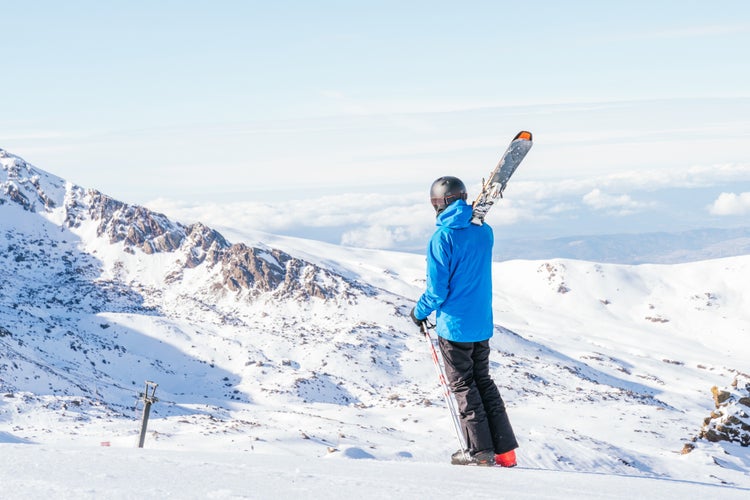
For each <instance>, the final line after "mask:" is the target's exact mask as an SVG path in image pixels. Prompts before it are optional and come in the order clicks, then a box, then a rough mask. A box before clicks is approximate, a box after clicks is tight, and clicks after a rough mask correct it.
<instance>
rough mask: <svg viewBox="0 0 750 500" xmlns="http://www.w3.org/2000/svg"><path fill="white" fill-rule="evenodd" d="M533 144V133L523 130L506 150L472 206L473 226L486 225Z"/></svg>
mask: <svg viewBox="0 0 750 500" xmlns="http://www.w3.org/2000/svg"><path fill="white" fill-rule="evenodd" d="M532 144H533V143H532V140H531V132H527V131H526V130H522V131H521V132H519V133H518V134H516V136H515V137H514V138H513V140H512V141H510V145H509V146H508V149H506V150H505V153H504V154H503V156H502V158H500V161H499V162H498V163H497V166H496V167H495V168H494V169H493V170H492V172H490V175H489V177H488V178H487V180H483V181H482V190H481V191H480V193H479V196H477V199H476V200H474V203H473V205H472V207H473V216H472V218H471V222H472V224H476V225H478V226H481V225H482V224H483V223H484V218H485V216H486V215H487V212H489V210H490V208H492V205H494V204H495V200H497V198H498V197H500V198H502V197H503V191H505V188H506V186H507V185H508V181H509V180H510V177H511V176H512V175H513V172H515V171H516V169H517V168H518V165H520V164H521V161H522V160H523V159H524V157H526V153H528V152H529V150H530V149H531V145H532Z"/></svg>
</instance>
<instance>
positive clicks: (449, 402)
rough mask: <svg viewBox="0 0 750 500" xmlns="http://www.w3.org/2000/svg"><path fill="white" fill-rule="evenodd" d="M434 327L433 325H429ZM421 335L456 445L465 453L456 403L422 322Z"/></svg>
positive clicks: (427, 330)
mask: <svg viewBox="0 0 750 500" xmlns="http://www.w3.org/2000/svg"><path fill="white" fill-rule="evenodd" d="M431 326H434V325H431ZM421 329H422V333H423V334H424V338H425V339H426V340H427V343H428V344H429V345H430V351H431V354H432V362H433V364H434V365H435V373H436V374H437V376H438V379H439V380H440V386H441V387H442V389H443V398H444V399H445V404H446V406H447V407H448V410H449V411H450V412H451V419H452V420H453V429H454V430H455V431H456V438H457V439H458V445H459V447H460V448H459V449H460V450H461V451H462V452H463V453H466V439H465V438H464V434H463V432H462V431H461V422H460V420H459V418H458V410H457V409H456V401H455V400H454V399H453V394H451V391H450V388H449V387H448V382H447V381H446V380H445V373H444V371H443V367H442V366H441V365H440V357H439V354H438V352H437V350H436V349H435V345H434V344H433V342H432V336H431V335H430V330H429V328H428V326H427V322H426V321H423V322H422V325H421Z"/></svg>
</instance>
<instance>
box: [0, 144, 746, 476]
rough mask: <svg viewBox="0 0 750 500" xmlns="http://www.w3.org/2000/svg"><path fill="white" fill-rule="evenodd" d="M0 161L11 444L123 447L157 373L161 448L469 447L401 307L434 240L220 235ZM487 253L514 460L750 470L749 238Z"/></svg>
mask: <svg viewBox="0 0 750 500" xmlns="http://www.w3.org/2000/svg"><path fill="white" fill-rule="evenodd" d="M0 165H2V170H0V283H2V288H1V289H0V443H45V444H51V445H65V444H78V445H83V446H98V445H99V444H100V443H101V442H106V443H109V444H111V445H112V446H116V447H132V446H134V445H135V440H136V437H137V434H138V428H139V422H138V419H139V418H140V406H136V404H137V403H138V399H139V393H141V392H142V391H143V384H144V381H146V380H149V381H154V382H156V383H158V384H159V386H158V390H157V397H159V401H158V402H157V403H156V404H155V405H154V407H153V410H152V418H151V421H150V423H149V431H150V432H149V435H148V437H147V441H146V446H147V447H148V448H161V449H170V450H181V449H183V450H184V449H189V450H197V449H204V450H221V451H233V452H243V453H252V454H258V455H263V454H273V455H282V456H284V455H287V456H291V455H294V456H297V457H309V458H310V459H313V458H317V457H323V456H325V457H339V458H373V459H377V460H381V461H403V462H418V463H422V462H435V463H442V462H444V461H445V460H446V457H447V456H448V455H449V454H450V453H451V452H452V451H454V450H455V448H456V446H457V444H456V443H454V442H452V440H451V436H452V435H453V434H452V430H451V424H450V420H449V415H448V413H447V410H446V409H445V408H444V406H443V404H442V401H441V392H440V388H439V386H438V383H437V380H436V379H435V375H434V372H433V367H432V366H431V360H430V359H429V355H428V348H427V346H426V345H425V341H424V340H423V339H422V338H421V337H420V336H419V335H418V334H417V332H416V331H415V328H414V327H413V325H412V324H411V322H410V321H409V319H408V311H409V309H410V307H411V306H412V305H413V301H414V299H416V298H417V297H418V295H419V293H420V292H421V290H422V288H423V286H424V278H423V275H424V257H423V256H419V255H413V254H406V253H395V252H385V251H372V250H362V249H353V248H345V247H341V246H336V245H329V244H325V243H320V242H313V241H306V240H295V239H292V238H283V237H278V236H273V235H263V234H239V233H236V232H235V233H232V234H231V238H232V239H233V240H235V241H236V242H235V243H230V241H229V240H228V239H227V238H228V236H222V234H219V233H218V232H217V231H215V230H214V229H211V228H209V227H207V226H205V225H203V224H191V225H183V224H180V223H178V222H174V221H171V220H169V219H168V218H167V217H165V216H163V215H161V214H158V213H154V212H152V211H150V210H148V209H147V208H145V207H140V206H133V205H128V204H126V203H123V202H120V201H117V200H114V199H112V198H110V197H108V196H106V195H105V194H103V193H100V192H98V191H96V190H86V189H83V188H81V187H79V186H76V185H73V184H71V183H70V182H66V181H65V180H63V179H60V178H59V177H57V176H54V175H52V174H49V173H47V172H45V171H43V170H40V169H38V168H36V167H34V166H32V165H30V164H28V163H26V162H25V161H24V160H22V159H21V158H19V157H16V156H14V155H12V154H9V153H7V152H5V151H3V150H0ZM493 272H494V292H495V293H494V310H495V321H496V335H495V336H494V337H493V340H492V346H493V349H494V352H493V358H492V370H493V376H494V377H495V380H496V381H497V383H498V385H499V386H500V388H501V392H502V393H503V395H504V397H505V399H506V402H507V405H508V408H509V412H510V416H511V420H512V422H513V424H514V427H515V428H516V432H517V434H518V437H519V440H520V442H521V449H520V450H519V459H520V463H521V465H522V466H523V467H528V468H534V469H552V470H563V471H578V472H596V473H605V474H618V475H633V476H649V477H665V478H672V479H678V480H689V481H696V482H702V483H714V484H724V485H729V486H732V487H734V488H748V487H750V452H748V444H749V443H748V441H749V440H750V417H748V413H750V399H749V398H750V395H749V394H748V390H749V389H750V376H748V375H747V374H748V373H749V372H750V363H749V362H748V360H749V359H750V342H748V335H749V334H750V295H748V293H747V283H748V278H750V256H738V257H732V258H726V259H717V260H708V261H701V262H694V263H689V264H679V265H641V266H624V265H615V264H603V263H595V262H587V261H574V260H565V259H549V260H541V261H532V260H515V261H507V262H501V263H496V264H495V266H494V270H493ZM134 406H136V407H135V408H134ZM3 446H10V445H8V444H6V445H3Z"/></svg>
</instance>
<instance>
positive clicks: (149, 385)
mask: <svg viewBox="0 0 750 500" xmlns="http://www.w3.org/2000/svg"><path fill="white" fill-rule="evenodd" d="M158 385H159V384H157V383H155V382H149V381H148V380H147V381H146V391H145V392H144V393H142V394H141V396H143V403H144V404H143V417H142V418H141V435H140V437H139V439H138V448H143V443H144V441H145V440H146V428H147V427H148V416H149V414H150V413H151V404H152V403H156V402H157V401H159V400H158V399H157V398H156V396H155V394H156V387H157V386H158ZM149 389H151V394H149Z"/></svg>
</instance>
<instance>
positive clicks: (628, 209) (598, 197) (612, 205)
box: [582, 188, 653, 215]
mask: <svg viewBox="0 0 750 500" xmlns="http://www.w3.org/2000/svg"><path fill="white" fill-rule="evenodd" d="M582 201H583V203H584V204H586V205H588V206H589V207H591V208H593V209H594V210H607V211H610V212H612V213H614V214H616V215H630V214H632V213H635V212H638V211H640V210H643V209H645V208H648V207H650V206H653V203H646V202H640V201H635V200H633V199H632V198H631V197H630V196H629V195H627V194H621V195H619V196H615V195H610V194H607V193H605V192H603V191H602V190H601V189H599V188H596V189H593V190H591V191H589V192H588V193H586V194H585V195H584V196H583V199H582Z"/></svg>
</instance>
